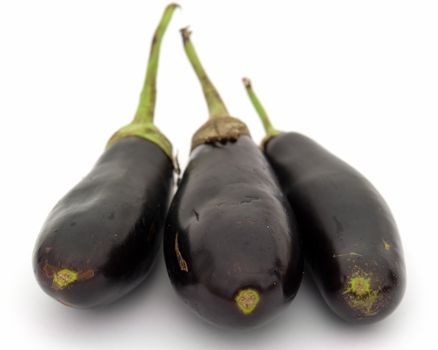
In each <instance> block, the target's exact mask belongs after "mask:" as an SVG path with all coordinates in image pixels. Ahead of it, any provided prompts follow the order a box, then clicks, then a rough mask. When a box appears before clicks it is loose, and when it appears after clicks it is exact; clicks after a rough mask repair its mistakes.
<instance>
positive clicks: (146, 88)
mask: <svg viewBox="0 0 438 350" xmlns="http://www.w3.org/2000/svg"><path fill="white" fill-rule="evenodd" d="M177 7H179V5H178V4H169V5H167V7H166V9H165V10H164V13H163V17H162V18H161V21H160V23H159V24H158V27H157V29H156V30H155V33H154V37H153V39H152V45H151V49H150V53H149V61H148V67H147V71H146V78H145V81H144V85H143V90H142V92H141V95H140V102H139V104H138V107H137V112H136V113H135V118H134V121H133V123H152V122H153V120H154V111H155V101H156V85H157V71H158V58H159V55H160V47H161V42H162V39H163V36H164V33H165V32H166V29H167V26H168V24H169V22H170V19H171V18H172V14H173V12H174V11H175V9H176V8H177Z"/></svg>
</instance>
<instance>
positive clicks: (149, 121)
mask: <svg viewBox="0 0 438 350" xmlns="http://www.w3.org/2000/svg"><path fill="white" fill-rule="evenodd" d="M177 7H179V5H177V4H170V5H167V7H166V9H165V10H164V13H163V17H162V18H161V21H160V23H159V24H158V27H157V29H156V30H155V34H154V37H153V39H152V44H151V50H150V53H149V60H148V66H147V72H146V78H145V81H144V85H143V90H142V92H141V95H140V102H139V104H138V107H137V112H136V113H135V117H134V119H133V120H132V122H131V123H130V124H128V125H125V126H124V127H122V128H120V129H119V130H118V131H117V132H116V133H114V135H113V136H112V137H111V138H110V140H109V141H108V143H107V147H109V146H111V145H112V144H113V143H115V142H116V141H118V140H120V139H122V138H125V137H129V136H136V137H140V138H143V139H145V140H147V141H150V142H153V143H155V144H156V145H158V146H159V147H160V148H161V149H162V150H163V151H164V152H165V153H166V154H167V155H168V156H169V158H170V159H172V144H171V143H170V142H169V140H168V139H167V138H166V136H164V135H163V133H161V131H160V130H159V129H158V128H157V127H156V126H155V125H154V111H155V101H156V85H157V71H158V59H159V55H160V47H161V41H162V40H163V36H164V33H165V32H166V29H167V26H168V24H169V22H170V19H171V18H172V14H173V12H174V11H175V9H176V8H177Z"/></svg>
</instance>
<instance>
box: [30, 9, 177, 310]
mask: <svg viewBox="0 0 438 350" xmlns="http://www.w3.org/2000/svg"><path fill="white" fill-rule="evenodd" d="M176 7H177V5H176V4H170V5H169V6H167V7H166V9H165V11H164V14H163V17H162V19H161V22H160V24H159V25H158V27H157V29H156V32H155V35H154V38H153V41H152V46H151V51H150V56H149V63H148V68H147V74H146V79H145V83H144V86H143V91H142V93H141V97H140V102H139V105H138V109H137V112H136V115H135V118H134V119H133V121H132V122H131V123H130V124H128V125H126V126H124V127H122V128H121V129H119V130H118V131H117V132H116V133H115V134H114V135H113V136H112V137H111V138H110V140H109V142H108V145H107V148H106V150H105V152H104V153H103V155H102V156H101V157H100V159H99V160H98V161H97V163H96V164H95V166H94V167H93V169H92V170H91V172H90V173H89V174H88V175H87V176H86V177H85V178H84V179H83V180H82V181H80V182H79V183H78V184H77V185H76V186H75V187H74V188H73V189H71V190H70V191H69V192H68V193H67V194H66V195H65V196H64V197H63V198H62V199H61V200H60V201H59V202H58V203H57V204H56V206H55V207H54V208H53V210H52V211H51V212H50V214H49V216H48V218H47V219H46V221H45V223H44V225H43V228H42V230H41V232H40V233H39V236H38V239H37V241H36V244H35V248H34V252H33V269H34V273H35V276H36V279H37V281H38V283H39V285H40V286H41V288H42V289H43V290H44V291H45V292H46V293H47V294H48V295H50V296H51V297H53V298H54V299H56V300H58V301H59V302H61V303H62V304H65V305H67V306H71V307H76V308H91V307H97V306H102V305H105V304H108V303H111V302H114V301H115V300H117V299H119V298H121V297H122V296H124V295H125V294H127V293H128V292H129V291H131V290H132V289H133V288H135V287H136V286H137V285H139V284H140V283H141V282H142V281H143V280H144V279H145V278H146V276H147V275H148V273H149V271H150V269H151V266H152V264H153V262H154V261H155V257H156V256H157V252H158V251H159V246H160V242H161V239H160V238H161V235H162V228H163V226H164V221H165V216H166V211H167V207H168V204H169V202H170V195H171V191H172V187H173V174H174V166H173V161H172V145H171V143H170V142H169V141H168V140H167V138H166V137H165V136H164V135H163V134H162V133H161V132H160V131H159V129H158V128H157V127H156V126H155V125H154V123H153V119H154V109H155V100H156V97H155V95H156V91H155V90H156V77H157V69H158V58H159V52H160V46H161V41H162V38H163V36H164V33H165V31H166V28H167V26H168V23H169V21H170V19H171V17H172V14H173V12H174V10H175V8H176Z"/></svg>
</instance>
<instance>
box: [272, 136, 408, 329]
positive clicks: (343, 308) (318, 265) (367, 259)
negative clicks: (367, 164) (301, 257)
mask: <svg viewBox="0 0 438 350" xmlns="http://www.w3.org/2000/svg"><path fill="white" fill-rule="evenodd" d="M264 153H265V155H266V158H267V159H268V160H269V163H270V164H271V166H272V168H273V169H274V171H275V173H276V175H277V177H278V179H279V181H280V184H281V187H282V188H283V191H284V193H285V194H286V195H287V197H288V200H289V203H290V204H291V206H292V208H293V209H294V212H295V213H296V217H297V222H298V226H299V229H300V233H301V234H302V236H303V242H304V250H305V259H306V261H307V263H308V265H309V267H310V270H311V272H312V275H313V277H314V280H315V282H316V284H317V287H318V288H319V290H320V292H321V294H322V296H323V297H324V299H325V301H326V302H327V304H328V305H329V307H330V308H331V309H332V310H333V311H334V312H335V313H336V314H337V315H338V316H339V317H341V318H342V319H344V320H346V321H349V322H361V323H367V322H374V321H378V320H381V319H383V318H384V317H386V316H387V315H388V314H390V313H391V312H392V311H393V310H394V309H395V308H396V307H397V305H398V304H399V303H400V301H401V299H402V297H403V294H404V290H405V284H406V276H405V265H404V260H403V251H402V246H401V241H400V237H399V234H398V230H397V227H396V223H395V221H394V218H393V217H392V215H391V212H390V210H389V208H388V206H387V204H386V203H385V201H384V199H383V198H382V196H381V195H380V194H379V193H378V192H377V190H376V189H375V188H374V187H373V185H372V184H371V183H370V182H369V181H368V180H367V179H366V178H365V177H364V176H363V175H361V174H360V173H359V172H358V171H357V170H355V169H353V168H352V167H351V166H349V165H348V164H346V163H345V162H344V161H342V160H340V159H339V158H337V157H336V156H334V155H333V154H331V153H330V152H328V151H327V150H325V149H324V148H323V147H321V146H320V145H318V144H317V143H316V142H314V141H313V140H311V139H310V138H308V137H306V136H303V135H301V134H298V133H283V134H280V135H278V136H275V137H273V138H271V139H270V140H269V141H268V142H267V144H266V145H265V148H264ZM365 279H367V280H368V282H366V281H365ZM367 283H368V285H367ZM353 285H354V286H355V287H360V288H361V289H360V288H359V292H356V293H352V287H353ZM358 293H359V294H360V295H358Z"/></svg>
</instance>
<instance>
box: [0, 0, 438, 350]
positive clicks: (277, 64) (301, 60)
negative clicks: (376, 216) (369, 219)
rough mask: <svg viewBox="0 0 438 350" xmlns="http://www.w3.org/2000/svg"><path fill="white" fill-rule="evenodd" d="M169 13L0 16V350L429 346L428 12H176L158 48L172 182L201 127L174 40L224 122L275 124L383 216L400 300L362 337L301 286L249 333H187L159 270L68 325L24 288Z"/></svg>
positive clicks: (199, 324) (436, 88)
mask: <svg viewBox="0 0 438 350" xmlns="http://www.w3.org/2000/svg"><path fill="white" fill-rule="evenodd" d="M166 4H167V2H165V1H146V0H142V1H108V0H106V1H103V0H102V1H89V0H87V1H79V0H76V1H59V0H56V1H55V0H53V1H48V0H39V1H23V0H15V1H12V0H11V1H3V0H1V1H0V118H1V124H0V127H1V134H0V152H1V154H0V159H1V172H0V176H1V181H0V190H1V192H0V194H1V195H0V206H1V208H0V209H1V210H0V213H1V214H0V215H1V216H0V218H1V226H0V227H1V234H0V237H1V239H0V269H1V270H0V272H1V274H0V276H1V277H0V286H1V289H0V303H1V308H0V321H1V325H0V329H1V336H0V347H1V348H3V349H16V348H22V349H28V348H32V349H105V350H107V349H178V350H181V349H252V350H256V349H274V350H275V349H303V348H304V349H353V348H354V349H409V348H412V347H413V346H417V347H420V348H432V347H434V345H433V344H435V343H436V337H435V336H436V334H435V333H436V322H437V321H436V318H437V313H438V303H437V300H438V298H437V291H438V282H437V281H438V277H437V274H436V271H437V267H438V264H437V259H438V255H437V243H438V238H437V237H438V229H437V227H438V225H437V222H438V221H437V217H438V213H437V209H438V206H437V200H436V199H437V198H438V191H437V186H436V183H437V181H438V173H437V155H436V154H437V150H438V141H437V133H438V128H437V127H436V123H435V122H436V120H437V119H438V103H437V101H438V100H437V96H438V4H437V2H436V1H422V0H415V1H403V0H397V1H385V0H377V1H374V0H368V1H352V0H346V1H336V0H331V1H327V0H321V1H273V0H271V1H254V0H252V1H249V0H248V1H243V0H239V1H238V0H234V1H225V0H220V1H189V0H182V1H181V5H182V6H183V9H182V10H181V11H178V12H176V13H175V14H174V17H173V20H172V22H171V25H170V27H169V29H168V32H167V34H166V37H165V38H164V42H163V45H162V51H161V53H162V55H161V62H160V71H159V77H158V90H159V91H158V101H157V109H156V123H157V125H158V126H159V127H160V128H161V129H162V131H163V132H164V133H165V134H166V135H167V136H168V137H169V139H170V140H172V142H173V144H174V146H175V148H176V149H177V150H178V151H179V155H180V161H181V166H182V167H184V166H185V164H186V161H187V155H188V151H189V140H190V138H191V135H192V133H193V132H194V131H195V129H197V127H198V126H199V125H200V124H201V123H202V122H203V121H204V120H205V119H206V118H207V110H206V107H205V104H204V100H203V96H202V94H201V91H200V88H199V85H198V82H197V81H196V79H195V75H194V73H193V71H192V68H191V67H190V65H189V63H188V61H187V60H186V58H185V55H184V52H183V50H182V45H181V40H180V36H179V33H178V29H179V28H180V27H182V26H185V25H187V24H190V25H191V28H192V30H193V36H192V38H193V42H194V44H195V46H196V48H197V51H198V53H199V55H200V57H201V60H202V61H203V63H204V65H205V67H206V69H207V70H208V72H209V74H210V77H211V78H212V80H213V81H214V83H215V84H216V86H217V88H218V89H219V90H220V92H221V94H222V97H223V99H224V100H225V102H226V103H227V105H228V108H229V110H230V112H231V113H232V114H233V115H235V116H238V117H240V118H242V119H243V120H244V121H245V122H246V123H247V124H248V125H249V127H250V129H251V131H252V134H253V137H254V139H255V140H256V141H257V142H258V141H259V140H260V139H261V138H262V136H263V130H262V128H261V124H260V123H259V121H258V119H257V116H256V114H255V112H254V110H253V108H252V107H251V105H250V103H249V101H248V99H247V96H246V94H245V91H244V89H243V87H242V84H241V80H240V79H241V77H242V76H243V75H247V76H249V77H251V78H252V80H253V84H254V88H255V89H256V91H257V93H258V95H259V97H260V98H261V99H262V101H263V102H264V104H265V107H266V109H267V110H268V112H269V114H270V116H271V119H272V120H273V122H274V123H275V125H276V126H277V128H279V129H282V130H295V131H299V132H301V133H304V134H306V135H308V136H310V137H312V138H313V139H315V140H317V141H318V142H319V143H320V144H322V145H324V146H325V147H326V148H328V149H329V150H331V151H332V152H334V153H335V154H337V155H338V156H340V157H341V158H343V159H344V160H346V161H347V162H349V163H350V164H352V165H353V166H355V167H356V168H357V169H358V170H360V171H361V172H363V173H364V174H365V175H366V176H367V177H368V178H369V179H370V180H371V181H372V182H373V183H374V184H375V186H376V187H377V188H378V189H379V191H380V192H381V193H382V194H383V196H384V197H385V198H386V200H387V202H388V204H389V205H390V207H391V208H392V211H393V214H394V216H395V218H396V220H397V222H398V225H399V228H400V233H401V236H402V240H403V243H404V248H405V255H406V263H407V269H408V287H407V292H406V295H405V298H404V300H403V302H402V304H401V305H400V306H399V308H398V309H397V310H396V311H395V312H394V313H393V314H392V315H391V316H390V317H388V318H387V319H386V320H384V321H382V322H380V323H377V324H374V325H370V326H359V327H358V326H351V325H348V324H345V323H343V322H340V321H338V320H337V319H336V318H335V317H333V316H332V315H331V314H330V312H329V311H328V310H327V308H326V306H325V305H324V304H323V303H322V302H321V300H320V297H319V295H318V294H317V293H316V292H315V291H314V288H313V286H312V285H311V283H310V282H309V281H308V280H307V278H306V279H305V282H304V284H303V286H302V288H301V289H300V291H299V294H298V296H297V298H296V299H295V300H294V302H293V303H292V304H291V306H290V307H289V308H288V309H287V310H286V311H285V312H284V313H283V314H282V315H280V316H279V317H278V318H277V319H276V320H275V321H273V322H271V323H270V324H268V325H267V326H266V327H264V328H262V329H259V330H257V331H252V332H242V331H239V330H236V331H229V330H228V331H227V330H222V329H217V328H215V327H212V326H210V325H208V324H206V323H205V322H203V321H201V320H199V319H198V318H197V317H196V316H194V315H192V313H191V312H190V311H189V310H188V309H187V308H186V307H185V306H184V305H183V303H182V302H181V301H180V300H179V299H178V298H177V296H176V295H175V294H174V292H173V290H172V288H171V286H170V283H169V281H168V278H167V275H166V272H165V267H164V263H163V258H162V256H161V255H160V256H159V261H158V263H157V265H156V267H155V269H154V272H153V273H152V275H151V276H150V278H149V279H148V281H147V282H146V283H145V284H144V285H143V286H141V287H140V288H139V289H137V290H136V291H135V292H133V293H132V294H131V295H129V296H128V297H126V298H124V299H123V300H122V301H120V302H118V303H116V304H114V305H112V306H109V307H106V308H103V309H99V310H89V311H83V310H82V311H81V310H74V309H69V308H66V307H64V306H63V305H60V304H58V303H56V302H55V301H53V300H52V299H50V298H49V297H47V296H46V295H45V294H44V293H43V292H42V291H41V290H40V289H39V287H38V285H37V283H36V282H35V280H34V277H33V273H32V268H31V254H32V249H33V245H34V242H35V239H36V236H37V234H38V232H39V229H40V227H41V225H42V223H43V222H44V220H45V218H46V216H47V214H48V212H49V211H50V209H51V208H52V206H53V205H54V204H55V202H56V201H57V200H58V199H59V198H60V197H61V196H62V195H63V194H64V193H66V192H67V191H68V190H69V189H70V188H71V187H72V186H74V185H75V184H76V183H77V182H78V181H80V180H81V178H82V177H83V176H85V175H86V174H87V172H88V171H89V170H90V169H91V167H92V166H93V164H94V162H95V161H96V160H97V158H98V157H99V156H100V154H101V153H102V152H103V149H104V145H105V143H106V141H107V139H108V137H109V136H110V135H111V134H112V133H113V132H114V131H115V130H116V129H118V128H119V127H120V126H122V125H124V124H126V123H128V122H129V121H130V119H131V118H132V117H133V114H134V112H135V108H136V104H137V99H138V95H139V92H140V89H141V85H142V83H143V77H144V72H145V67H146V59H147V56H148V51H149V43H150V40H151V37H152V33H153V31H154V29H155V26H156V24H157V23H158V20H159V18H160V16H161V14H162V10H163V9H164V6H165V5H166Z"/></svg>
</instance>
